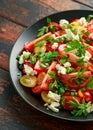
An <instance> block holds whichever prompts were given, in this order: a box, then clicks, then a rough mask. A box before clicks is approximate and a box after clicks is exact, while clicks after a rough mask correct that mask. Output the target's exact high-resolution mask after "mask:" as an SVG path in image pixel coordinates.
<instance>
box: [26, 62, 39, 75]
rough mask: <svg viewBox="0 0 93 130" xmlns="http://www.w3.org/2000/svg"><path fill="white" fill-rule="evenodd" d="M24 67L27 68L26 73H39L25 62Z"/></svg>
mask: <svg viewBox="0 0 93 130" xmlns="http://www.w3.org/2000/svg"><path fill="white" fill-rule="evenodd" d="M24 69H25V73H26V74H27V75H36V74H37V72H36V71H35V70H33V68H32V67H30V66H28V65H25V64H24Z"/></svg>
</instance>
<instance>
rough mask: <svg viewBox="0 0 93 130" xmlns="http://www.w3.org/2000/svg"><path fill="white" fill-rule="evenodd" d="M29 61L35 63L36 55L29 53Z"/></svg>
mask: <svg viewBox="0 0 93 130" xmlns="http://www.w3.org/2000/svg"><path fill="white" fill-rule="evenodd" d="M30 62H31V63H32V64H35V63H36V57H35V56H34V55H33V54H30Z"/></svg>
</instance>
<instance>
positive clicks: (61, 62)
mask: <svg viewBox="0 0 93 130" xmlns="http://www.w3.org/2000/svg"><path fill="white" fill-rule="evenodd" d="M67 61H68V58H67V56H63V58H62V59H60V61H59V62H60V64H64V63H66V62H67Z"/></svg>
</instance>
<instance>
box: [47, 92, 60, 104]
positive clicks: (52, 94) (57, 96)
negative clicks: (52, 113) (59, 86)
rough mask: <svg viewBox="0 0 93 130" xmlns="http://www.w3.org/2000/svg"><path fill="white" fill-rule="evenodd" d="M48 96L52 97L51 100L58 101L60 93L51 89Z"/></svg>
mask: <svg viewBox="0 0 93 130" xmlns="http://www.w3.org/2000/svg"><path fill="white" fill-rule="evenodd" d="M47 96H48V98H50V99H52V100H53V101H56V102H59V101H60V95H58V94H56V93H53V92H52V91H49V92H48V95H47Z"/></svg>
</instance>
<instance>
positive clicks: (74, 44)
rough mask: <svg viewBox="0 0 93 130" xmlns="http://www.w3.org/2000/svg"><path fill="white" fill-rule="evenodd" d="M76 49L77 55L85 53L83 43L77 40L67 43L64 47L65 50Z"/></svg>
mask: <svg viewBox="0 0 93 130" xmlns="http://www.w3.org/2000/svg"><path fill="white" fill-rule="evenodd" d="M75 49H77V50H78V55H79V56H82V55H85V47H84V45H83V44H81V43H80V42H79V41H77V40H75V41H72V42H69V43H67V48H66V49H65V52H69V51H72V50H75Z"/></svg>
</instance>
